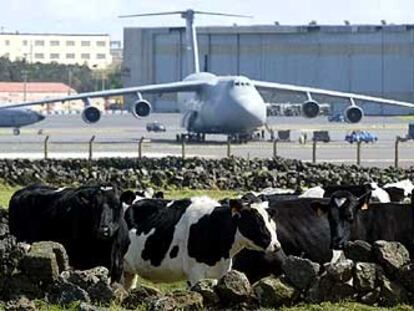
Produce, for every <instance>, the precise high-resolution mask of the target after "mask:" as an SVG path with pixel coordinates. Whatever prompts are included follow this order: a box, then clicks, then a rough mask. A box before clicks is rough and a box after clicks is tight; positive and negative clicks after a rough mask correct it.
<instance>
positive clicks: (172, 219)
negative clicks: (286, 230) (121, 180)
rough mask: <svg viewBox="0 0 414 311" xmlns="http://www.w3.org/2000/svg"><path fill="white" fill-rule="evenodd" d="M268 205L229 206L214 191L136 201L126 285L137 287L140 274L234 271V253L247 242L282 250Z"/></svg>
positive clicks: (171, 276) (186, 276)
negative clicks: (173, 198)
mask: <svg viewBox="0 0 414 311" xmlns="http://www.w3.org/2000/svg"><path fill="white" fill-rule="evenodd" d="M264 205H266V204H263V203H261V204H254V203H253V204H250V205H249V204H243V203H242V201H241V200H230V201H229V206H225V205H224V206H223V205H220V204H219V203H218V202H217V201H215V200H212V199H210V198H208V197H194V198H191V199H183V200H177V201H166V200H162V199H152V200H141V201H139V202H137V203H135V204H133V205H132V206H131V207H130V208H128V210H127V211H126V220H127V223H128V226H129V228H130V231H129V236H130V239H131V245H130V247H129V249H128V252H127V253H126V255H125V272H124V276H125V279H124V287H125V288H130V287H131V285H132V283H133V279H134V276H135V274H139V275H140V276H142V277H144V278H146V279H149V280H152V281H155V282H172V281H177V280H187V281H188V282H189V283H190V285H194V284H195V283H196V282H197V281H198V280H200V279H203V278H219V277H221V276H222V275H223V274H224V273H226V272H227V271H229V270H230V269H231V266H232V257H233V256H234V255H235V254H237V253H238V252H239V251H241V250H242V249H243V248H250V249H257V250H263V251H267V252H274V251H277V250H278V249H280V244H279V241H278V240H277V236H276V224H275V222H274V221H273V220H272V219H271V217H270V215H269V214H268V212H266V210H265V208H264Z"/></svg>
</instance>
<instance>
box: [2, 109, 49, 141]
mask: <svg viewBox="0 0 414 311" xmlns="http://www.w3.org/2000/svg"><path fill="white" fill-rule="evenodd" d="M2 108H3V107H0V109H2ZM44 119H45V116H43V115H41V114H40V113H38V112H36V111H33V110H30V109H13V108H10V109H2V110H0V127H12V128H13V134H14V135H19V134H20V128H21V127H23V126H26V125H31V124H34V123H37V122H40V121H42V120H44Z"/></svg>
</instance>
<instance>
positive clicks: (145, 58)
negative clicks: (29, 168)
mask: <svg viewBox="0 0 414 311" xmlns="http://www.w3.org/2000/svg"><path fill="white" fill-rule="evenodd" d="M197 35H198V36H197V37H198V42H199V55H200V69H201V70H206V69H207V70H208V71H210V72H212V73H214V74H218V75H229V74H230V75H245V76H247V77H249V78H252V79H260V80H264V81H274V82H280V83H290V84H298V85H304V86H312V87H319V88H327V89H333V90H340V91H346V92H355V93H361V94H368V95H374V96H381V97H388V98H393V99H399V100H405V101H410V102H414V25H393V24H390V25H338V26H323V25H316V24H315V25H306V26H283V25H265V26H237V25H234V26H227V27H224V26H223V27H221V26H217V27H216V26H215V27H197ZM188 73H189V72H188V70H187V58H186V48H185V28H184V27H174V28H161V27H160V28H138V27H137V28H125V29H124V75H123V76H124V82H125V86H126V87H128V86H134V85H142V84H153V83H162V82H170V81H177V80H181V79H183V78H185V76H186V75H187V74H188ZM149 99H150V100H152V102H153V104H154V107H155V109H156V110H157V111H165V110H174V109H177V107H176V105H175V104H171V102H175V95H172V94H169V95H168V94H165V95H163V96H161V97H160V96H156V97H155V96H153V97H151V96H149ZM265 99H266V100H267V101H268V102H275V103H277V102H287V101H289V102H296V103H298V102H301V101H303V100H304V98H293V97H292V96H290V95H289V96H286V95H285V94H278V95H276V96H273V95H272V96H270V94H269V96H265ZM318 100H319V101H320V102H325V99H323V98H321V99H318ZM331 102H334V103H336V104H337V105H334V108H333V109H334V111H342V110H343V107H344V104H348V103H344V102H340V101H338V100H332V99H331ZM364 110H365V113H366V114H371V115H373V114H374V115H375V114H384V115H390V114H404V113H408V112H410V109H404V108H395V107H389V106H382V105H378V104H367V105H365V106H364ZM411 112H413V111H412V110H411Z"/></svg>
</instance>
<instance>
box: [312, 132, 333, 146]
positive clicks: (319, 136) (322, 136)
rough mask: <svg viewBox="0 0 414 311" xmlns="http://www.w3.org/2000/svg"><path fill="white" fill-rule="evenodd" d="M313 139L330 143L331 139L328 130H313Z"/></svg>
mask: <svg viewBox="0 0 414 311" xmlns="http://www.w3.org/2000/svg"><path fill="white" fill-rule="evenodd" d="M312 139H313V141H322V142H324V143H329V142H330V141H331V137H330V136H329V132H328V131H313V138H312Z"/></svg>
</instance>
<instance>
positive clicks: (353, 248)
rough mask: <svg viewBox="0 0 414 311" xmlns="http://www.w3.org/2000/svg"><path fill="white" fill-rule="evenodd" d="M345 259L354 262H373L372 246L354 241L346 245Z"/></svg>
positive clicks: (364, 242)
mask: <svg viewBox="0 0 414 311" xmlns="http://www.w3.org/2000/svg"><path fill="white" fill-rule="evenodd" d="M344 252H345V257H346V258H348V259H351V260H353V261H355V262H374V260H375V259H374V256H373V252H372V246H371V244H369V243H368V242H366V241H361V240H356V241H350V242H348V243H347V245H346V246H345V249H344Z"/></svg>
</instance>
